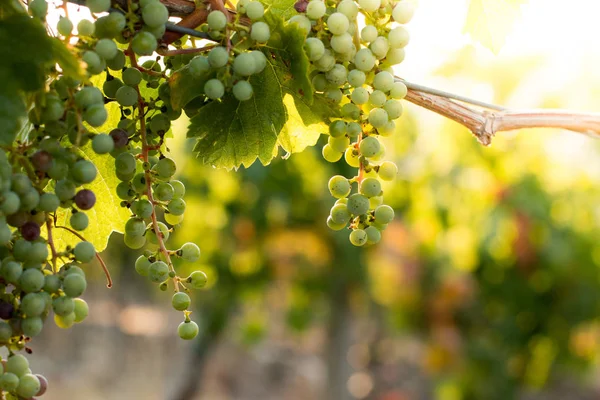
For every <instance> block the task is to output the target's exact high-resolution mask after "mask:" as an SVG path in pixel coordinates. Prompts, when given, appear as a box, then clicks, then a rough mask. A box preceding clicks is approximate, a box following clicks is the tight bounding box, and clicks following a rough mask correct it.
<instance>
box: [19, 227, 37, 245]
mask: <svg viewBox="0 0 600 400" xmlns="http://www.w3.org/2000/svg"><path fill="white" fill-rule="evenodd" d="M21 236H23V239H25V240H28V241H30V242H32V241H34V240H37V239H38V238H39V237H40V226H39V225H38V224H36V223H35V222H26V223H25V224H23V226H21Z"/></svg>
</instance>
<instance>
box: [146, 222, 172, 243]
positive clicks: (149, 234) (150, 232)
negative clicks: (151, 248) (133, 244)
mask: <svg viewBox="0 0 600 400" xmlns="http://www.w3.org/2000/svg"><path fill="white" fill-rule="evenodd" d="M157 225H158V231H159V232H160V234H161V235H162V237H163V240H164V241H167V240H168V239H169V235H170V232H169V228H168V227H167V226H166V225H165V224H163V223H162V222H159V223H158V224H157ZM146 238H147V239H148V241H149V242H150V243H152V244H158V240H157V238H156V233H155V232H154V228H153V227H152V224H151V223H150V224H148V226H146Z"/></svg>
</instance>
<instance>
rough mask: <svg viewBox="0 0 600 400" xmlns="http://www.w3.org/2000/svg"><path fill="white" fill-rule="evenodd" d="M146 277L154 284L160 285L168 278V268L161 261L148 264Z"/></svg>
mask: <svg viewBox="0 0 600 400" xmlns="http://www.w3.org/2000/svg"><path fill="white" fill-rule="evenodd" d="M148 277H149V278H150V280H151V281H152V282H154V283H160V282H162V281H164V280H166V279H167V278H168V277H169V267H168V266H167V264H165V263H164V262H163V261H155V262H153V263H152V264H150V268H149V269H148Z"/></svg>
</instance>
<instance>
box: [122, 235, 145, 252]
mask: <svg viewBox="0 0 600 400" xmlns="http://www.w3.org/2000/svg"><path fill="white" fill-rule="evenodd" d="M123 243H125V246H127V247H129V248H130V249H133V250H137V249H141V248H142V247H144V245H145V244H146V237H145V236H132V235H128V234H125V235H124V236H123Z"/></svg>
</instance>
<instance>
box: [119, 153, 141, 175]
mask: <svg viewBox="0 0 600 400" xmlns="http://www.w3.org/2000/svg"><path fill="white" fill-rule="evenodd" d="M136 165H137V161H136V159H135V156H134V155H133V154H131V153H121V154H119V155H118V156H117V158H116V159H115V168H116V169H117V171H122V172H123V173H125V174H129V173H131V172H134V171H135V168H136Z"/></svg>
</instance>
